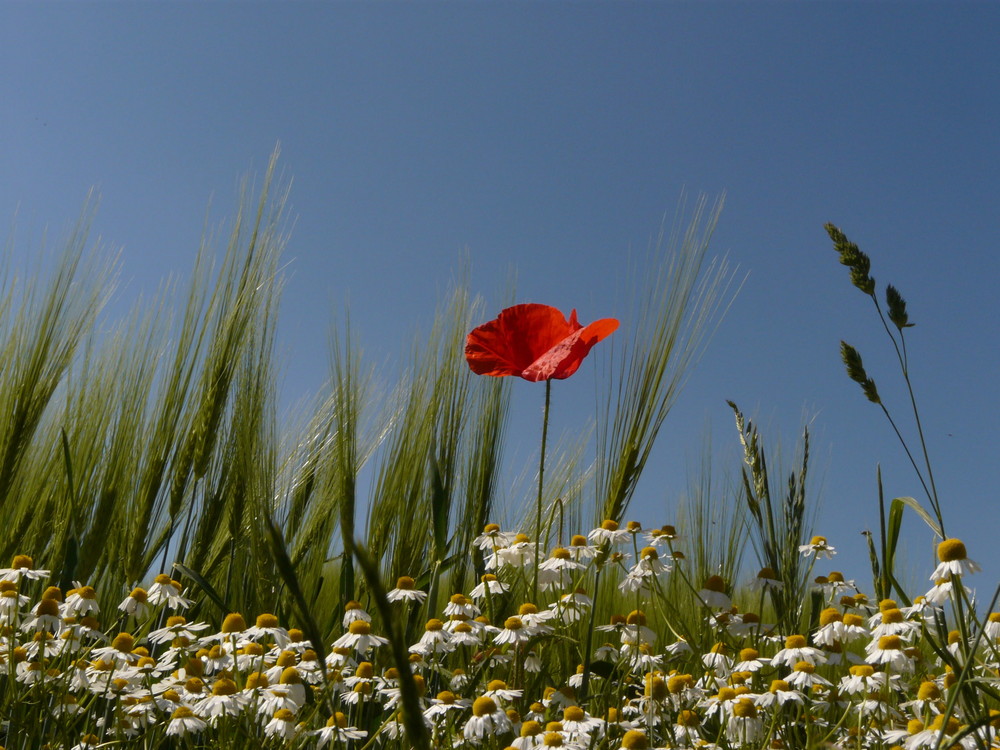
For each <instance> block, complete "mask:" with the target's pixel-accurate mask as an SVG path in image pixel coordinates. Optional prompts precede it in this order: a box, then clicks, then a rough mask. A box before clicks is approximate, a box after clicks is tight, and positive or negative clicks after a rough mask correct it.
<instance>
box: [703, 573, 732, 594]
mask: <svg viewBox="0 0 1000 750" xmlns="http://www.w3.org/2000/svg"><path fill="white" fill-rule="evenodd" d="M702 588H703V589H705V590H706V591H714V592H715V593H717V594H724V593H726V580H725V579H724V578H723V577H722V576H709V577H708V578H706V579H705V585H704V586H702Z"/></svg>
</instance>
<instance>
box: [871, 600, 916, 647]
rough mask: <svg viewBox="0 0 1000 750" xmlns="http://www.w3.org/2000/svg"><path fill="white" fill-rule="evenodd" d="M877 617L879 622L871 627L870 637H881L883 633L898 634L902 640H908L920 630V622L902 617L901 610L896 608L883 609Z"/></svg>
mask: <svg viewBox="0 0 1000 750" xmlns="http://www.w3.org/2000/svg"><path fill="white" fill-rule="evenodd" d="M879 619H880V620H881V622H880V623H879V624H878V625H876V626H875V627H873V628H872V631H871V633H872V638H881V637H882V636H883V635H898V636H900V637H901V638H903V639H904V640H910V639H911V638H912V637H913V636H914V635H915V634H917V633H919V632H920V624H919V623H916V622H913V621H912V620H906V619H904V616H903V613H902V611H901V610H899V609H896V608H890V609H886V610H883V611H882V612H881V614H880V615H879Z"/></svg>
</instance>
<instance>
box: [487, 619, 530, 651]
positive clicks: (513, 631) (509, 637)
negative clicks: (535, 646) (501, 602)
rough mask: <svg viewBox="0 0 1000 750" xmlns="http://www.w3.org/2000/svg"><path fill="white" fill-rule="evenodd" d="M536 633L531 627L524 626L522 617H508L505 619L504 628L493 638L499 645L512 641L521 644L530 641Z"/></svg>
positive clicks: (515, 644) (513, 643) (514, 643)
mask: <svg viewBox="0 0 1000 750" xmlns="http://www.w3.org/2000/svg"><path fill="white" fill-rule="evenodd" d="M534 635H535V633H534V632H533V631H532V629H531V628H526V627H525V626H524V621H523V620H521V618H520V617H508V618H507V619H506V620H504V623H503V629H502V630H501V631H500V632H499V633H497V634H496V636H495V637H494V638H493V642H494V643H496V644H498V645H504V644H507V643H510V644H512V645H514V646H520V645H521V644H524V643H527V642H528V641H530V640H531V639H532V638H533V637H534Z"/></svg>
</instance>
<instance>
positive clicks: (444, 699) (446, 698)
mask: <svg viewBox="0 0 1000 750" xmlns="http://www.w3.org/2000/svg"><path fill="white" fill-rule="evenodd" d="M437 699H438V702H439V703H444V704H445V705H446V706H450V705H451V704H453V703H454V702H455V701H456V700H457V698H456V697H455V694H454V693H453V692H451V691H450V690H442V691H441V692H440V693H438V694H437Z"/></svg>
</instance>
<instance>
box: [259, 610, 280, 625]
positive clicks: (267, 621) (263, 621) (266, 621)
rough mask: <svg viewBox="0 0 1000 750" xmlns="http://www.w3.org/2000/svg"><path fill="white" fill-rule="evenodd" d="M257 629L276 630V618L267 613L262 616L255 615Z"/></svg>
mask: <svg viewBox="0 0 1000 750" xmlns="http://www.w3.org/2000/svg"><path fill="white" fill-rule="evenodd" d="M257 627H258V628H276V627H278V618H277V617H275V616H274V615H272V614H270V613H267V612H265V613H264V614H262V615H257Z"/></svg>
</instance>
